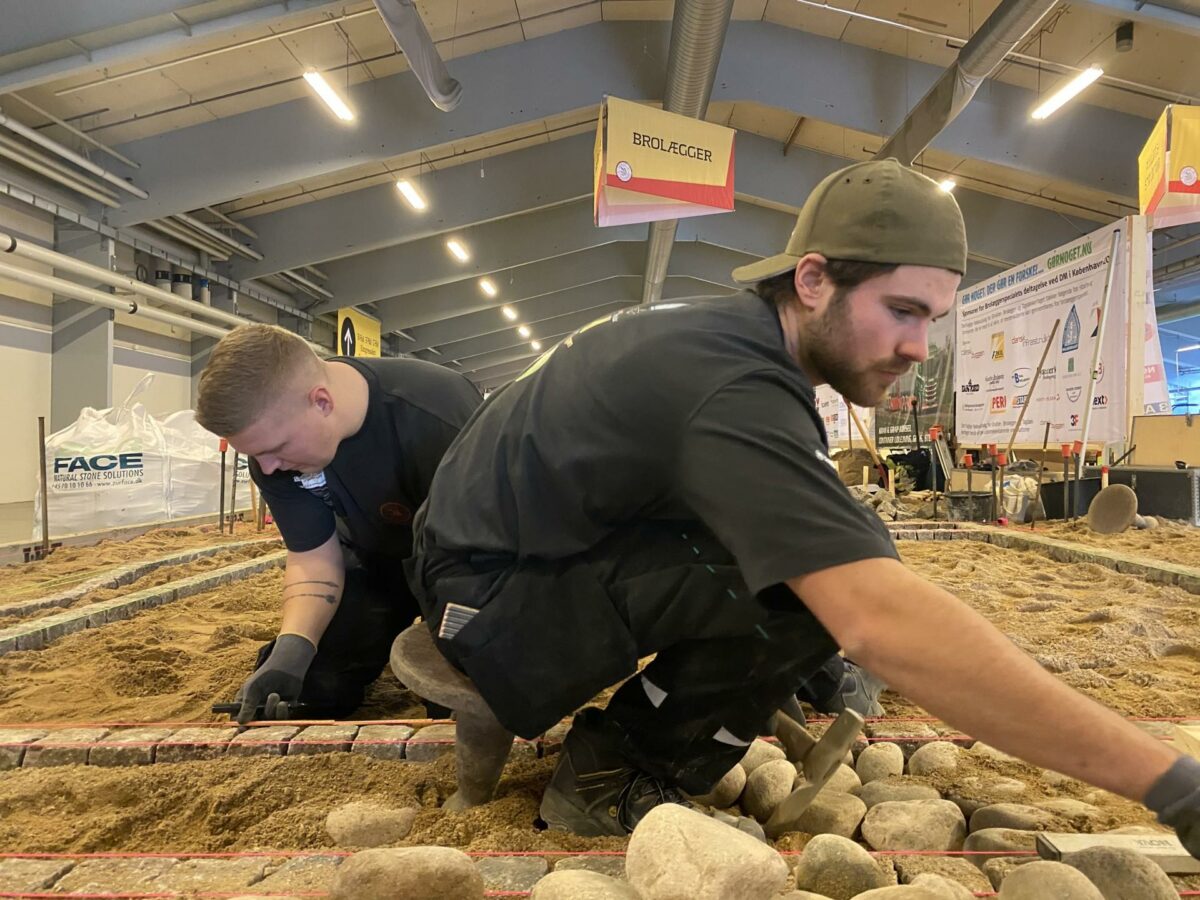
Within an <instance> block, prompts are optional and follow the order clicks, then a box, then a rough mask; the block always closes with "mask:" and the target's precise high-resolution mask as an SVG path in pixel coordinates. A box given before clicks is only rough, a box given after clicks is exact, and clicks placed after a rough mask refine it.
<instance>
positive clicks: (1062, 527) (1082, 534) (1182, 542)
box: [1016, 519, 1200, 568]
mask: <svg viewBox="0 0 1200 900" xmlns="http://www.w3.org/2000/svg"><path fill="white" fill-rule="evenodd" d="M1158 521H1159V522H1160V524H1159V526H1158V527H1157V528H1154V529H1141V528H1130V529H1129V530H1128V531H1123V532H1121V533H1120V534H1097V533H1096V532H1094V531H1092V530H1091V529H1090V528H1088V526H1087V522H1086V521H1085V520H1083V519H1076V520H1075V521H1074V522H1063V521H1061V520H1056V521H1053V522H1038V523H1037V530H1035V531H1033V532H1032V533H1033V534H1035V535H1041V536H1042V537H1049V538H1054V539H1055V540H1058V541H1072V542H1074V543H1076V544H1086V545H1087V546H1089V547H1101V548H1103V549H1105V550H1116V551H1118V552H1120V553H1128V554H1130V555H1132V556H1144V557H1146V558H1148V559H1159V560H1163V561H1165V562H1173V563H1179V564H1180V565H1183V566H1192V567H1195V568H1200V528H1196V527H1195V526H1193V525H1189V524H1187V523H1186V522H1176V521H1173V520H1170V519H1159V520H1158ZM1016 530H1017V531H1018V532H1019V533H1021V534H1026V533H1029V526H1028V525H1026V526H1024V527H1023V528H1017V529H1016Z"/></svg>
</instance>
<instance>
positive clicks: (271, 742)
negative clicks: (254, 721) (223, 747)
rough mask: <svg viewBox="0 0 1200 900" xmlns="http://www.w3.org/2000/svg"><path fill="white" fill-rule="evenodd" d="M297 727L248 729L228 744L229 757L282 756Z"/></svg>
mask: <svg viewBox="0 0 1200 900" xmlns="http://www.w3.org/2000/svg"><path fill="white" fill-rule="evenodd" d="M299 730H300V726H299V725H265V726H262V727H259V728H250V729H248V730H246V731H243V732H242V733H241V734H239V735H237V736H236V737H234V739H233V740H232V741H230V742H229V750H228V754H229V755H230V756H283V755H284V753H286V752H287V742H288V741H290V740H291V739H292V738H294V737H295V736H296V733H297V732H298V731H299Z"/></svg>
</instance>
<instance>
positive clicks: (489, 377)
mask: <svg viewBox="0 0 1200 900" xmlns="http://www.w3.org/2000/svg"><path fill="white" fill-rule="evenodd" d="M544 352H546V351H544V350H543V351H541V352H534V351H533V350H530V351H529V353H527V354H526V355H525V356H523V357H521V358H519V359H516V360H511V361H509V362H506V363H501V364H499V365H495V366H489V367H488V368H486V369H480V370H479V371H478V372H472V373H470V374H469V375H468V376H467V377H468V378H470V379H471V380H472V381H474V382H475V384H476V385H480V384H482V383H485V382H486V383H489V384H491V383H493V382H495V381H496V380H497V379H499V381H500V383H501V384H507V383H508V382H510V381H512V380H513V379H514V378H515V377H517V376H518V375H520V374H521V373H522V372H524V371H525V370H526V369H527V368H528V367H529V364H530V363H532V362H533V361H534V360H535V359H537V358H538V357H539V356H541V355H542V353H544Z"/></svg>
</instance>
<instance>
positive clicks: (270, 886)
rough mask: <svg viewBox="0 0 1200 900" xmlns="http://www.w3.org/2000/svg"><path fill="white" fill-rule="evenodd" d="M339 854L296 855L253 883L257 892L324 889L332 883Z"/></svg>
mask: <svg viewBox="0 0 1200 900" xmlns="http://www.w3.org/2000/svg"><path fill="white" fill-rule="evenodd" d="M343 859H344V857H341V856H296V857H293V858H292V859H289V860H288V861H287V862H285V863H284V864H283V865H282V866H280V867H279V868H277V869H275V870H274V871H273V872H271V874H269V875H268V876H267V877H266V878H264V879H263V880H262V881H260V882H258V883H257V884H256V885H254V890H255V892H257V893H263V894H273V893H281V892H283V891H297V892H301V893H303V892H307V891H326V890H328V889H329V886H330V884H332V883H333V876H334V875H335V874H337V867H338V866H339V865H341V863H342V860H343Z"/></svg>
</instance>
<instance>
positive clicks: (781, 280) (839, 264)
mask: <svg viewBox="0 0 1200 900" xmlns="http://www.w3.org/2000/svg"><path fill="white" fill-rule="evenodd" d="M898 268H899V265H898V264H896V263H874V262H858V261H856V260H852V259H827V260H825V274H826V275H827V276H829V280H830V281H832V282H833V285H834V287H835V288H836V289H837V294H838V295H839V296H843V295H845V294H846V292H848V291H850V290H853V289H854V288H856V287H858V286H859V285H860V284H862V283H863V282H864V281H870V280H871V279H872V278H878V277H879V276H880V275H886V274H888V273H889V272H894V271H895V270H896V269H898ZM795 282H796V270H795V269H789V270H788V271H786V272H784V273H783V274H781V275H775V276H773V277H771V278H764V279H763V280H762V281H760V282H758V283H757V284H756V285H754V287H752V288H751V290H753V291H754V293H756V294H758V296H760V297H762V298H763V299H764V300H770V301H771V302H772V303H774V304H775V305H776V306H779V305H780V304H783V303H786V302H788V301H789V300H792V299H794V298H795V296H796V283H795Z"/></svg>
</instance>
